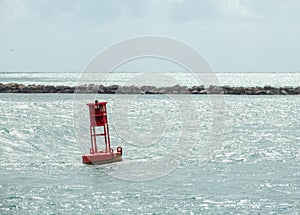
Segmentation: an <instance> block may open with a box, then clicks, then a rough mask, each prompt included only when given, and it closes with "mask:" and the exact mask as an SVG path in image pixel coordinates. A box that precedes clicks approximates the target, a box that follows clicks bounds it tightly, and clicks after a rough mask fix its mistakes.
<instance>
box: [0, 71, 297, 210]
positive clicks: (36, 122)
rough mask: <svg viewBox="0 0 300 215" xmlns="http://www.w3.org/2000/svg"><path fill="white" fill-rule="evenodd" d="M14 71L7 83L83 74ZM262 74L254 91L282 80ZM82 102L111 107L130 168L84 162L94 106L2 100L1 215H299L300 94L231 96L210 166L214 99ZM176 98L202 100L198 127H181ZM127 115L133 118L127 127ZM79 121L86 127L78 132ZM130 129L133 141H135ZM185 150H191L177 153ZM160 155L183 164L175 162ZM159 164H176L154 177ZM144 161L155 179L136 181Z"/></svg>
mask: <svg viewBox="0 0 300 215" xmlns="http://www.w3.org/2000/svg"><path fill="white" fill-rule="evenodd" d="M295 74H296V75H295ZM295 74H294V76H293V78H291V79H293V80H292V81H291V82H289V81H286V82H284V84H283V85H289V86H291V85H295V86H297V85H299V82H297V83H295V82H293V81H294V80H295V79H296V80H299V79H297V78H299V74H298V73H295ZM10 75H11V76H9V75H7V74H5V75H3V74H1V81H0V82H6V81H7V82H18V83H20V82H23V83H26V82H28V83H29V82H30V83H38V82H40V83H43V84H45V83H46V84H51V83H55V84H59V83H60V84H62V83H66V84H67V83H75V82H76V81H75V79H77V78H78V77H75V76H76V75H74V79H72V80H69V75H68V74H62V73H61V74H59V75H58V76H56V77H55V76H54V75H51V74H50V75H49V74H41V73H36V77H37V78H36V79H32V80H31V79H30V76H28V79H27V80H26V79H24V77H23V75H24V74H23V73H22V74H20V76H21V77H20V76H18V74H15V73H12V74H10ZM290 75H292V74H290ZM4 76H5V79H3V77H4ZM34 76H35V75H34ZM34 76H33V77H34ZM50 76H51V77H52V78H53V79H51V81H50V80H49V77H50ZM77 76H78V74H77ZM124 76H126V75H124ZM225 76H226V75H225ZM246 76H249V77H251V76H252V74H247V75H246ZM256 76H258V77H259V80H256V79H255V80H253V83H255V85H261V84H260V83H264V84H263V85H265V84H270V85H272V86H275V85H278V84H279V80H277V79H274V80H273V82H272V81H271V80H270V79H269V78H270V76H268V75H267V74H262V75H261V76H260V75H259V74H256ZM266 76H267V78H266ZM279 76H282V77H283V76H284V74H280V75H279ZM287 76H289V75H287ZM126 77H127V76H126ZM238 77H241V78H240V80H238V79H239V78H238ZM238 77H237V76H235V77H234V78H231V79H230V78H229V76H228V79H227V82H228V83H229V84H230V85H236V84H237V83H244V82H243V81H244V78H245V75H244V74H239V75H238ZM265 78H266V80H265ZM4 80H5V81H4ZM22 80H24V81H22ZM230 80H231V81H232V82H230ZM285 80H286V79H285ZM68 81H70V82H68ZM117 81H118V80H116V81H115V80H113V81H112V82H113V83H116V82H117ZM239 81H240V82H239ZM186 82H187V81H186ZM241 85H242V84H241ZM241 85H239V86H241ZM81 96H82V99H83V103H84V102H85V101H93V100H94V99H95V98H97V99H99V100H103V101H107V102H108V111H109V126H110V134H111V144H112V146H113V147H114V148H115V147H116V146H119V145H120V146H122V147H123V151H124V155H123V161H122V163H115V164H108V165H101V166H90V165H84V164H82V163H81V156H82V154H83V153H85V152H86V150H88V148H89V139H88V138H86V137H88V132H89V128H88V122H86V120H85V119H86V118H84V117H86V116H87V114H88V112H87V111H88V110H87V107H86V106H85V105H82V109H81V107H79V108H78V107H77V106H73V104H74V103H76V101H74V98H75V97H74V96H73V95H71V94H0V154H1V157H0V159H1V160H0V214H82V213H87V214H270V213H273V214H299V213H300V199H299V196H300V112H299V107H300V96H279V95H276V96H263V95H261V96H234V95H226V96H224V97H222V98H221V99H223V101H224V103H225V108H224V110H223V114H224V118H225V121H224V123H225V124H224V126H223V127H220V129H222V128H223V129H224V133H223V135H222V138H221V139H218V146H217V147H216V148H215V149H214V151H213V153H212V154H211V155H212V156H210V157H209V159H208V160H206V162H201V160H202V158H203V157H205V156H206V154H205V152H207V149H208V148H206V147H203V145H205V143H207V144H209V141H210V138H209V134H210V131H211V129H212V126H213V117H214V112H213V111H212V110H213V103H212V102H211V101H212V99H213V98H210V97H208V96H206V95H172V96H167V95H138V96H136V97H134V98H133V97H131V96H129V95H119V96H118V97H116V96H115V95H81ZM218 99H219V98H218ZM118 101H122V102H124V103H129V104H130V105H129V108H128V110H126V111H124V110H122V106H121V105H119V104H120V103H118ZM177 101H193V102H194V103H193V104H195V105H196V106H195V108H194V111H193V114H196V117H195V118H194V119H195V120H194V122H193V123H191V124H189V125H186V124H182V123H181V122H184V119H185V118H186V117H188V116H184V115H183V114H184V112H182V111H181V110H182V109H181V108H186V107H185V106H184V105H183V107H181V106H180V105H178V103H177ZM118 107H119V109H118ZM74 108H75V109H74ZM77 112H79V113H81V114H82V116H81V115H80V114H78V113H77ZM73 113H76V114H73ZM87 118H88V117H87ZM123 119H124V120H125V119H126V120H128V124H127V126H126V123H125V125H124V124H122V121H124V120H123ZM78 121H79V122H80V121H83V123H82V124H80V125H79V126H76V122H78ZM120 125H121V126H120ZM185 126H190V127H196V128H197V130H196V131H197V133H194V134H191V133H189V135H191V136H190V138H191V139H192V138H194V136H197V138H196V140H197V141H196V142H195V144H194V145H193V147H192V148H188V149H186V147H185V146H187V144H186V142H180V141H179V142H178V138H179V137H180V136H184V137H186V133H185V132H182V131H184V128H185ZM126 131H128V132H131V134H133V135H129V134H128V136H127V135H126ZM85 135H87V136H85ZM85 139H86V142H85V141H84V140H85ZM152 139H153V141H151V140H152ZM188 139H189V137H188ZM134 140H136V142H134ZM176 141H177V142H176ZM176 145H178V146H180V147H181V148H182V151H183V152H185V153H181V152H178V153H172V152H174V151H172V150H173V149H174V147H176ZM175 152H177V151H175ZM161 158H166V159H168V158H170V160H171V159H174V158H175V160H176V159H178V160H180V161H181V162H179V163H176V162H174V163H171V166H168V165H170V164H168V165H166V164H165V163H163V162H161V161H164V160H163V159H161ZM156 161H158V162H160V166H161V168H162V170H164V167H165V165H166V166H167V167H168V168H167V169H166V170H165V172H164V174H162V175H161V177H157V178H155V179H152V178H151V174H155V173H156V172H157V171H158V170H157V169H155V168H151V164H152V163H153V164H154V163H155V162H156ZM141 163H142V164H145V165H147V166H145V169H146V172H147V173H149V177H148V179H149V180H147V177H146V178H144V179H145V180H140V181H135V180H134V179H135V178H134V176H136V178H139V177H140V176H141V174H143V172H141V170H140V169H139V168H135V167H136V166H135V164H141ZM127 164H131V165H128V167H130V168H128V169H127V170H126V171H124V170H122V171H121V172H120V173H118V172H116V171H118V167H119V166H120V165H125V166H126V165H127ZM146 167H147V168H146ZM160 170H161V169H160ZM111 173H113V174H111ZM120 174H122V175H120Z"/></svg>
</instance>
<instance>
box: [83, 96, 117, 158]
mask: <svg viewBox="0 0 300 215" xmlns="http://www.w3.org/2000/svg"><path fill="white" fill-rule="evenodd" d="M106 104H107V102H98V101H97V100H96V101H95V103H88V104H87V106H88V107H89V113H90V136H91V148H90V154H87V155H86V154H85V155H83V156H82V162H83V163H85V164H103V163H112V162H116V161H121V160H122V154H123V152H122V147H120V146H119V147H117V151H116V152H114V150H113V149H112V148H111V147H110V138H109V129H108V121H107V112H106ZM97 127H100V129H103V133H96V128H97ZM101 127H102V128H101ZM97 137H102V138H103V139H104V144H105V149H104V150H98V145H97Z"/></svg>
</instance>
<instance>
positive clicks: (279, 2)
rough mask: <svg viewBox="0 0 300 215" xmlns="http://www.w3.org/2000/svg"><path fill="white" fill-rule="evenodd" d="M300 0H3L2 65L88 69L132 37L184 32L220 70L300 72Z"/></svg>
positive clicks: (0, 29)
mask: <svg viewBox="0 0 300 215" xmlns="http://www.w3.org/2000/svg"><path fill="white" fill-rule="evenodd" d="M299 23H300V1H299V0H285V1H283V0H194V1H190V0H147V1H142V0H132V1H129V0H128V1H125V0H114V1H113V0H108V1H101V0H88V1H82V0H0V71H81V70H82V69H83V68H84V67H85V65H86V64H87V63H88V61H89V60H90V59H91V58H92V57H93V56H94V55H95V54H96V53H97V52H99V51H100V50H102V49H104V48H106V47H108V46H110V45H111V44H112V43H116V42H118V41H119V40H123V39H126V38H130V37H135V36H139V35H162V36H170V37H173V38H177V39H179V40H181V41H183V42H186V43H187V44H189V45H190V46H192V47H194V48H195V49H196V50H198V51H200V52H201V53H202V54H203V55H204V56H205V57H206V58H207V59H208V61H209V63H210V64H211V65H212V66H213V68H214V69H215V70H216V71H217V72H284V71H287V72H295V71H298V72H300V41H299V40H300V24H299Z"/></svg>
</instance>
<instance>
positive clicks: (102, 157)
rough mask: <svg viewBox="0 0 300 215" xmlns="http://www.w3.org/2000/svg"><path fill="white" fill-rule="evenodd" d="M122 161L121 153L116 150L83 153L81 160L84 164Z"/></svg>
mask: <svg viewBox="0 0 300 215" xmlns="http://www.w3.org/2000/svg"><path fill="white" fill-rule="evenodd" d="M119 161H122V155H120V153H118V152H110V153H106V152H97V153H93V154H88V155H83V156H82V162H83V163H84V164H92V165H98V164H106V163H114V162H119Z"/></svg>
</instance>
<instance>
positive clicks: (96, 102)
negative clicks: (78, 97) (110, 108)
mask: <svg viewBox="0 0 300 215" xmlns="http://www.w3.org/2000/svg"><path fill="white" fill-rule="evenodd" d="M106 104H107V102H98V100H96V101H95V103H88V104H86V105H87V106H89V107H91V106H94V107H95V106H102V105H106Z"/></svg>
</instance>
